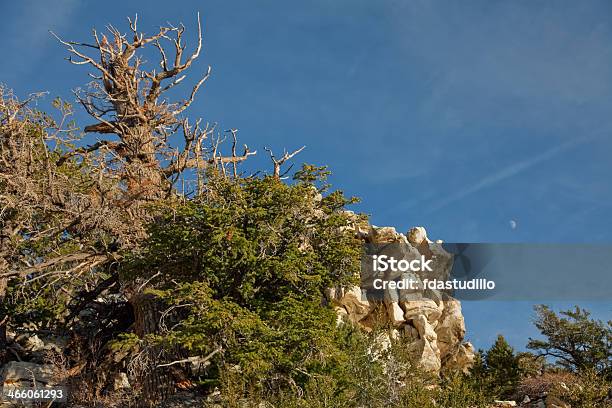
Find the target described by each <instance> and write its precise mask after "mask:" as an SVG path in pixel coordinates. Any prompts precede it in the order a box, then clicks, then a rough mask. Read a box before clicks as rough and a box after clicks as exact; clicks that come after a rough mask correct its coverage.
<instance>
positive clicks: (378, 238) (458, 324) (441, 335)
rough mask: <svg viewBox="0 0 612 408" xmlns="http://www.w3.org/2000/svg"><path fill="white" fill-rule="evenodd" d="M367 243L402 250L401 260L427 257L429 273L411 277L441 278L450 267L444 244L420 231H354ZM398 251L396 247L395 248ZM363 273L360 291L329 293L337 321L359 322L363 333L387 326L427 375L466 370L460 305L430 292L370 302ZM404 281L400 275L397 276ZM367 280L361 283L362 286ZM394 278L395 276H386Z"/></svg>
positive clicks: (467, 347) (468, 353)
mask: <svg viewBox="0 0 612 408" xmlns="http://www.w3.org/2000/svg"><path fill="white" fill-rule="evenodd" d="M356 230H357V234H358V236H359V237H361V238H362V239H363V240H364V242H365V243H371V244H376V245H380V244H383V245H384V244H394V243H399V244H402V245H398V246H396V247H395V248H396V249H395V250H396V251H398V250H399V251H402V252H403V253H402V254H401V256H402V258H403V259H409V260H410V259H418V258H420V257H421V256H424V257H425V258H426V259H428V260H429V259H431V260H432V264H433V268H432V269H433V271H434V272H433V273H432V272H424V273H414V272H408V274H412V275H411V276H410V278H411V279H415V280H419V279H432V278H433V279H438V280H445V279H448V278H449V276H450V271H451V269H452V261H453V259H452V255H451V254H449V253H448V252H446V251H445V250H444V249H443V247H442V245H441V244H442V242H441V241H437V242H432V241H430V240H429V239H428V238H427V232H426V231H425V229H424V228H423V227H415V228H412V229H411V230H410V231H408V233H407V234H405V235H404V234H401V233H398V232H397V231H396V230H395V228H392V227H376V226H368V227H363V226H362V227H361V228H359V227H356ZM397 248H400V249H397ZM367 273H368V272H367V271H364V270H363V269H362V277H361V278H362V284H361V285H360V287H358V286H354V287H349V288H333V289H330V290H329V291H328V293H327V297H328V300H329V301H330V302H331V303H332V305H333V306H334V308H335V310H336V312H337V314H338V321H339V322H342V321H344V320H346V321H348V322H351V323H353V324H357V325H358V326H360V327H361V328H363V329H364V330H366V331H372V330H375V329H376V328H380V327H386V328H391V329H390V330H389V334H388V337H389V338H391V337H394V336H395V335H396V333H399V335H400V336H405V338H407V339H408V340H409V352H410V353H411V354H412V355H413V356H414V357H415V359H416V360H418V361H419V363H420V365H421V367H422V368H423V369H425V370H428V371H431V372H440V371H441V370H449V371H455V370H456V371H466V370H468V369H469V367H471V365H472V363H473V360H474V348H473V347H472V345H471V344H470V343H469V342H465V341H464V337H465V323H464V319H463V315H462V313H461V304H460V302H459V301H458V300H456V299H454V298H452V297H451V296H449V295H448V294H445V293H441V292H438V291H436V290H432V289H421V288H420V289H412V288H411V289H388V288H386V289H384V294H383V295H382V299H381V298H380V296H379V297H377V298H373V299H372V298H370V297H369V290H368V289H367V277H364V276H363V275H364V274H367ZM400 277H401V278H402V279H403V278H405V277H404V276H403V275H402V276H400ZM364 278H365V282H366V283H365V284H364ZM388 278H391V279H394V278H397V276H388Z"/></svg>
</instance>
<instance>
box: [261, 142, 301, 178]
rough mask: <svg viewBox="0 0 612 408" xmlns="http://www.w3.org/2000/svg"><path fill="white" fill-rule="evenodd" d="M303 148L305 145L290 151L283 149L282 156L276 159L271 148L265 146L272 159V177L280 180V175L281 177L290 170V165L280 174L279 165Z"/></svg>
mask: <svg viewBox="0 0 612 408" xmlns="http://www.w3.org/2000/svg"><path fill="white" fill-rule="evenodd" d="M305 148H306V146H302V147H300V148H299V149H297V150H294V151H293V152H291V153H289V152H287V151H286V150H285V152H284V153H283V156H282V157H281V158H280V159H277V158H276V156H274V153H273V152H272V150H271V149H269V148H267V147H266V148H265V149H266V151H267V152H268V153H269V154H270V159H272V164H273V166H274V167H273V170H272V175H273V176H274V178H276V179H279V180H280V178H281V177H283V176H284V175H285V174H286V173H287V172H288V171H289V170H291V167H290V168H289V169H287V171H285V172H284V173H283V174H281V166H282V165H283V164H285V162H286V161H287V160H289V159H291V158H293V156H295V155H296V154H298V153H300V152H301V151H302V150H304V149H305Z"/></svg>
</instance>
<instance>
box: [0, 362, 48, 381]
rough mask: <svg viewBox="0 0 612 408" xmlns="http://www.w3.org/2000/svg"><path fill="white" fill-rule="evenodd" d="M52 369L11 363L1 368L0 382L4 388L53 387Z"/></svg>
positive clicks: (44, 366) (33, 364)
mask: <svg viewBox="0 0 612 408" xmlns="http://www.w3.org/2000/svg"><path fill="white" fill-rule="evenodd" d="M54 374H55V373H54V367H53V366H52V365H43V364H35V363H28V362H24V361H11V362H9V363H8V364H5V365H4V366H3V367H2V371H1V372H0V381H2V384H3V385H4V386H11V385H13V386H21V387H33V386H34V385H35V384H37V385H38V384H43V385H53V384H54Z"/></svg>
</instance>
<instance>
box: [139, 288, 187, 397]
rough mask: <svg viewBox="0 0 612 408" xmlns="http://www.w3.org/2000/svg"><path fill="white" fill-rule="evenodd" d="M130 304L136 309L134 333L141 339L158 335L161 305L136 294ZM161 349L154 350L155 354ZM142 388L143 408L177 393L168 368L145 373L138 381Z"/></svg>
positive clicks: (157, 301) (152, 298)
mask: <svg viewBox="0 0 612 408" xmlns="http://www.w3.org/2000/svg"><path fill="white" fill-rule="evenodd" d="M130 303H131V304H132V307H133V308H134V332H135V333H136V334H137V335H138V336H139V337H144V336H145V335H147V334H151V333H156V332H157V331H158V330H159V318H160V316H161V309H162V307H161V305H160V303H159V300H158V299H156V298H155V296H153V295H148V294H142V293H139V294H136V295H134V297H133V298H132V299H130ZM159 351H160V350H159V349H154V350H152V352H153V353H154V354H156V353H158V352H159ZM138 382H139V383H140V384H141V386H142V398H141V400H140V404H141V406H143V407H151V406H154V405H155V404H156V403H158V402H159V401H163V400H165V399H167V398H168V397H170V396H171V395H172V394H174V393H175V391H176V388H175V385H174V379H173V378H172V376H171V374H170V372H169V370H168V369H166V368H158V367H152V368H151V371H149V372H147V373H143V375H142V377H141V378H139V379H138Z"/></svg>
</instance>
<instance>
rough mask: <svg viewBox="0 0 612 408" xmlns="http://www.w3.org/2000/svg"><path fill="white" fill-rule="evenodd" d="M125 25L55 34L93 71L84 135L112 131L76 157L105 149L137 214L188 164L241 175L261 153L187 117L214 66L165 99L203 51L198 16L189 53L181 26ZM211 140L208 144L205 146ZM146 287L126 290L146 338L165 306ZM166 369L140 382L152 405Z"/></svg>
mask: <svg viewBox="0 0 612 408" xmlns="http://www.w3.org/2000/svg"><path fill="white" fill-rule="evenodd" d="M128 22H129V32H128V34H123V33H121V32H120V31H119V30H118V29H117V28H115V27H113V26H110V25H109V26H108V32H107V33H106V34H103V33H98V32H97V31H95V30H94V31H93V42H92V43H81V42H71V41H65V40H63V39H61V38H60V37H59V36H57V35H55V34H53V35H54V36H55V37H56V38H57V39H58V40H59V41H60V42H61V44H63V45H64V46H66V48H67V50H68V52H69V54H70V56H69V57H68V58H67V59H68V61H70V62H71V63H72V64H75V65H84V66H88V67H89V68H90V69H92V70H93V72H92V73H90V76H91V77H92V78H93V81H92V82H91V83H90V84H89V85H88V87H87V88H85V89H79V90H76V91H75V94H76V97H77V100H78V102H79V103H80V104H81V105H82V106H83V107H84V109H85V111H86V112H87V113H88V114H89V115H90V116H91V117H92V118H93V119H94V120H95V123H93V124H90V125H88V126H86V127H85V128H84V130H85V132H88V133H98V134H100V135H115V137H114V138H113V137H111V138H108V137H106V138H102V139H100V140H99V141H98V142H97V143H95V144H94V145H92V146H89V147H86V148H81V149H77V150H75V151H74V152H72V154H87V153H91V152H94V151H97V150H99V149H105V150H106V151H107V152H108V154H107V156H106V157H108V167H109V168H113V169H114V170H113V171H114V172H115V173H116V174H117V175H118V176H119V178H120V179H121V183H122V186H123V189H124V201H125V202H126V205H127V206H130V207H132V208H134V214H136V213H138V209H139V208H140V207H141V206H140V204H141V203H143V202H147V201H150V200H157V199H160V198H166V197H171V196H173V195H174V193H176V192H177V191H176V188H175V186H176V184H177V183H176V182H177V180H178V179H179V178H180V177H181V175H182V174H183V172H185V171H187V170H189V169H192V170H195V171H198V172H199V171H201V170H205V169H209V168H210V167H211V166H214V168H220V169H221V170H222V171H223V172H225V166H226V165H231V166H233V169H234V171H233V175H234V176H237V172H236V171H235V169H236V167H235V166H236V165H237V164H238V163H240V162H243V161H244V160H246V159H247V158H248V157H249V156H251V155H254V154H256V152H254V151H253V152H251V151H250V150H249V148H248V147H247V146H246V145H245V146H244V151H243V152H242V154H237V152H236V148H235V146H236V141H235V139H234V144H233V148H232V154H231V155H229V156H224V155H222V154H220V153H219V152H220V150H219V143H218V141H219V139H218V138H217V139H216V141H215V139H214V137H213V135H214V132H215V128H214V126H210V125H205V126H201V121H199V120H198V121H195V122H193V124H191V123H190V122H189V121H188V120H187V119H186V118H184V117H182V114H183V113H184V112H185V110H186V109H187V108H189V106H191V104H192V103H193V102H194V100H195V97H196V95H197V93H198V91H199V90H200V89H201V88H202V86H203V85H204V83H205V82H206V81H207V80H208V78H209V77H210V75H211V68H210V67H208V68H207V69H206V70H204V72H203V73H202V75H201V76H199V78H198V79H197V80H196V81H195V82H194V83H193V84H192V87H191V89H190V91H188V93H187V96H186V97H185V98H184V99H183V100H180V101H171V100H169V98H167V91H169V90H171V89H173V88H175V87H178V86H179V85H181V84H183V83H184V82H185V79H186V78H187V72H188V70H189V69H190V68H192V67H193V65H194V62H195V61H196V60H197V59H198V58H199V57H200V55H201V52H202V28H201V22H200V16H199V14H198V18H197V22H198V24H197V25H198V33H197V40H196V46H195V48H194V49H193V50H192V51H191V52H190V53H189V52H187V51H186V45H185V41H184V37H185V27H184V26H183V25H182V24H180V25H178V26H174V25H170V24H169V25H167V26H162V27H160V28H159V30H158V31H157V33H155V34H153V35H145V34H144V33H142V32H140V31H139V30H138V27H137V23H138V19H137V17H136V18H134V19H133V20H132V19H128ZM145 49H149V50H154V51H155V53H156V54H157V55H158V58H159V59H158V67H151V66H147V64H146V63H145V61H144V58H143V51H144V50H145ZM92 52H93V54H92ZM175 135H181V136H182V138H183V140H182V145H181V146H180V148H176V147H173V144H172V138H173V136H175ZM233 135H234V136H235V133H234V134H233ZM179 137H180V136H179ZM207 140H208V142H210V143H208V145H207V146H208V147H205V145H204V143H205V141H207ZM175 145H176V144H175ZM224 174H225V173H224ZM142 292H143V285H134V284H133V283H132V285H131V287H126V288H125V293H126V295H127V296H128V299H129V301H130V303H131V304H132V308H133V310H134V313H135V319H136V322H135V324H134V329H135V331H136V334H138V335H139V336H141V337H144V336H145V335H146V334H149V333H153V332H156V331H157V329H158V326H157V325H158V323H157V322H158V320H159V307H160V305H158V304H157V303H156V302H155V301H154V300H153V299H151V296H150V295H145V294H143V293H142ZM164 370H165V368H164V367H162V368H157V369H154V370H153V371H152V372H151V373H149V374H148V375H146V376H145V377H144V378H141V379H139V380H140V381H139V382H141V383H142V384H143V387H144V393H145V395H144V398H145V399H146V400H149V401H151V402H154V400H155V399H156V398H158V397H163V396H167V395H168V393H169V392H170V391H171V388H172V384H171V383H170V382H169V381H170V379H169V378H168V376H167V372H165V371H164ZM159 390H162V391H161V392H162V394H163V395H160V394H159V392H158V391H159Z"/></svg>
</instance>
